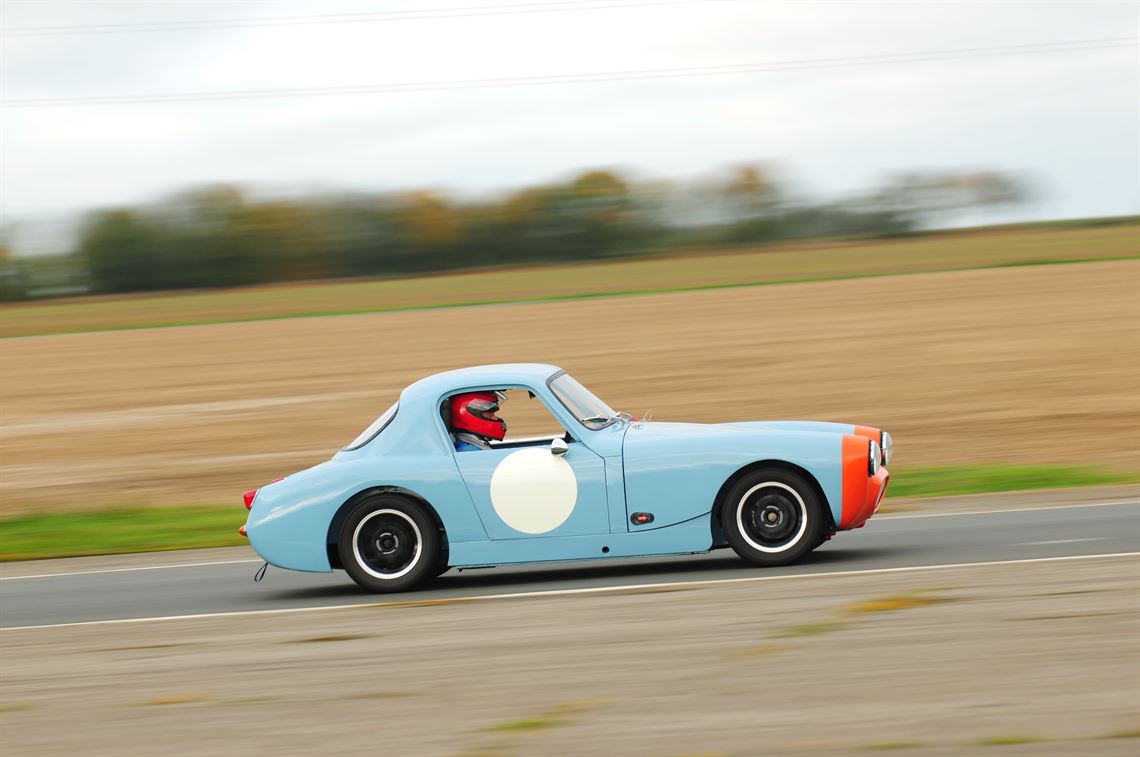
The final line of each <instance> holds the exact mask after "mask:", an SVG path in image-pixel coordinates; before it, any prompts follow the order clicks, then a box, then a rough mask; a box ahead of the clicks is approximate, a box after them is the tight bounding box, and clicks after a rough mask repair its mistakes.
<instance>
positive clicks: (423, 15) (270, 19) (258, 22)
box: [0, 0, 742, 37]
mask: <svg viewBox="0 0 1140 757" xmlns="http://www.w3.org/2000/svg"><path fill="white" fill-rule="evenodd" d="M741 1H742V0H547V2H530V3H517V4H513V5H476V6H468V7H451V8H428V9H422V8H421V9H418V10H407V11H374V12H362V13H325V14H318V15H309V16H264V17H258V18H233V19H224V18H219V19H204V20H202V21H151V22H139V23H124V24H83V25H75V26H21V27H15V28H10V29H0V37H48V36H63V35H78V34H84V35H86V34H124V33H138V32H183V31H201V30H209V29H245V28H249V27H258V26H312V25H316V24H354V23H376V22H381V21H418V20H423V19H440V18H472V17H479V16H506V15H516V14H535V13H556V12H567V11H590V10H610V9H620V8H643V7H649V6H656V5H691V4H694V3H713V2H715V3H724V2H741Z"/></svg>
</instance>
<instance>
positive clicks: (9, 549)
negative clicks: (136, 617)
mask: <svg viewBox="0 0 1140 757" xmlns="http://www.w3.org/2000/svg"><path fill="white" fill-rule="evenodd" d="M245 516H246V511H245V508H243V507H242V506H241V504H240V503H239V504H237V505H236V506H235V505H228V506H225V507H219V506H216V505H213V506H194V505H186V506H178V507H148V508H131V509H121V510H120V509H115V510H105V511H100V512H80V513H52V514H50V515H28V516H21V517H17V518H6V519H4V520H0V561H10V560H31V559H39V558H44V557H78V556H82V555H115V554H123V553H128V552H161V551H164V550H169V549H195V548H199V547H229V546H234V545H236V544H247V543H248V542H247V541H246V539H245V538H244V537H243V536H241V534H239V533H238V532H237V530H238V528H240V527H241V525H242V524H243V523H245Z"/></svg>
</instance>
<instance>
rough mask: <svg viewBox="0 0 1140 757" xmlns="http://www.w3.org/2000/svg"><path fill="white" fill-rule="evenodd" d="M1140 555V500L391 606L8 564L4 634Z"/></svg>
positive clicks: (303, 581)
mask: <svg viewBox="0 0 1140 757" xmlns="http://www.w3.org/2000/svg"><path fill="white" fill-rule="evenodd" d="M1135 552H1140V502H1125V503H1119V502H1117V503H1108V504H1100V505H1092V506H1090V505H1083V506H1074V507H1049V508H1042V509H1024V510H1007V511H1001V512H990V513H985V512H981V513H964V514H934V515H899V516H885V517H880V518H876V519H874V520H872V521H871V522H870V523H869V524H868V526H867V527H866V528H864V529H860V530H857V531H854V532H846V533H842V534H839V535H838V536H837V537H836V538H835V539H834V540H833V541H831V542H829V543H828V544H826V545H824V546H823V547H821V548H820V549H819V550H817V551H816V552H815V553H814V554H813V555H812V556H811V557H810V558H809V559H808V560H806V561H805V562H803V563H800V564H798V565H793V566H789V567H786V568H768V569H758V568H753V567H750V566H748V565H746V564H745V563H743V562H742V561H741V560H740V559H739V558H737V557H736V555H735V554H734V553H733V552H732V551H731V550H727V549H726V550H718V551H716V552H713V553H711V554H707V555H691V556H682V557H663V558H646V559H614V560H594V561H588V562H578V563H560V564H557V565H550V564H547V565H540V566H528V567H515V568H496V569H487V570H471V571H463V572H458V571H454V570H453V571H451V572H449V573H447V574H445V575H444V576H442V577H440V578H438V579H436V580H435V581H434V582H432V583H430V584H428V585H426V586H425V587H424V588H423V589H420V590H418V591H414V592H408V593H405V594H401V595H396V596H387V597H385V596H377V595H372V594H365V593H363V592H361V591H360V590H359V589H357V587H356V585H355V584H353V583H352V582H351V581H350V580H349V579H348V578H347V576H345V575H344V573H342V572H335V573H331V574H311V573H294V572H290V571H285V570H279V569H275V568H272V567H271V568H269V571H268V573H267V575H266V577H265V579H264V580H263V581H262V582H261V583H259V584H254V583H253V581H252V578H253V574H254V571H255V570H256V568H257V567H258V563H256V562H253V561H252V560H253V559H254V555H252V552H251V553H250V559H251V561H250V562H240V563H232V562H231V563H227V564H215V565H197V566H171V567H162V568H156V569H128V570H117V571H108V572H83V573H73V574H69V575H58V576H35V577H19V576H18V575H17V570H18V569H17V568H16V567H15V566H7V567H6V569H5V571H4V574H3V575H2V576H0V628H13V627H23V626H38V625H52V624H67V623H83V622H91V621H106V620H121V619H134V618H155V617H167V616H185V615H200V614H215V613H234V612H249V611H266V610H269V611H273V610H286V609H291V608H310V607H311V608H319V607H337V606H344V605H352V604H367V603H374V602H377V601H391V600H398V601H408V600H430V599H444V598H453V597H473V596H487V595H498V594H512V593H518V592H546V591H555V590H566V589H590V588H595V587H607V586H615V587H616V586H628V585H642V584H657V583H671V582H685V581H709V580H720V579H741V578H750V577H757V576H763V577H769V576H785V575H799V574H809V575H811V574H821V573H842V572H849V571H871V570H882V569H892V568H907V567H921V566H937V565H956V564H973V563H984V562H995V561H1011V560H1033V559H1042V558H1056V557H1065V556H1074V555H1101V554H1119V553H1135ZM239 557H240V555H239Z"/></svg>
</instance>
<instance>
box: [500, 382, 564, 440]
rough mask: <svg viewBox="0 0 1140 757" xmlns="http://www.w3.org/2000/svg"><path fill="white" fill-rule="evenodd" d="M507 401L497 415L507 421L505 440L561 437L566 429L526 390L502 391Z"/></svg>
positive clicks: (540, 401)
mask: <svg viewBox="0 0 1140 757" xmlns="http://www.w3.org/2000/svg"><path fill="white" fill-rule="evenodd" d="M503 393H504V394H506V395H507V401H506V402H503V403H502V405H501V406H500V410H499V415H500V416H502V417H503V418H504V419H505V420H506V421H507V439H506V441H511V440H513V439H527V438H530V437H535V436H541V437H548V438H549V437H552V436H563V435H564V434H565V433H566V429H564V428H562V424H560V423H559V422H558V421H557V420H556V419H555V418H554V416H553V415H551V413H550V411H549V410H548V409H547V408H546V405H544V404H543V402H542V400H540V399H538V398H537V397H531V396H530V392H528V391H527V390H526V389H507V390H504V392H503Z"/></svg>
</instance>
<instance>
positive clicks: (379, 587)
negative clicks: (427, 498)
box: [337, 494, 439, 592]
mask: <svg viewBox="0 0 1140 757" xmlns="http://www.w3.org/2000/svg"><path fill="white" fill-rule="evenodd" d="M337 549H338V550H339V552H340V562H341V565H343V566H344V570H345V572H346V573H348V575H349V576H350V577H351V578H352V580H353V581H355V582H356V583H358V584H360V586H362V587H363V588H365V589H367V590H369V591H374V592H392V591H404V590H405V589H409V588H411V587H412V586H415V585H416V584H417V583H419V582H420V581H422V580H424V579H425V578H431V577H432V576H434V575H435V572H436V568H437V566H438V564H439V530H438V529H437V527H436V525H435V523H433V522H432V519H431V516H429V515H428V514H427V512H425V511H424V508H423V507H421V506H420V505H418V504H417V503H415V502H413V501H411V500H410V499H407V498H405V497H401V496H399V495H395V494H377V495H374V496H371V497H368V498H366V499H364V500H362V501H361V502H360V503H359V504H357V505H356V506H355V507H354V508H353V509H352V511H351V512H349V514H348V517H347V518H345V520H344V523H343V525H341V528H340V540H339V542H338V544H337Z"/></svg>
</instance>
